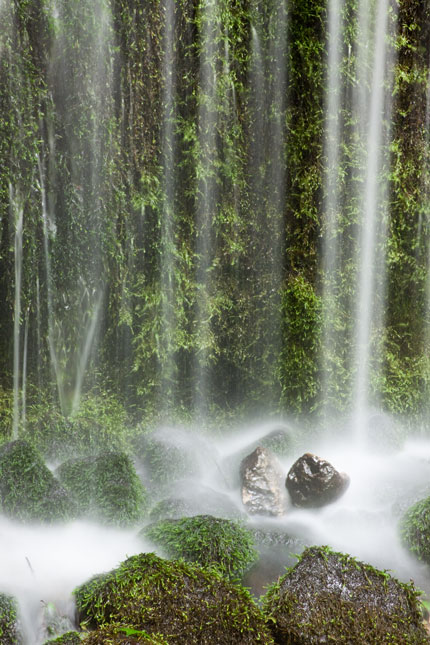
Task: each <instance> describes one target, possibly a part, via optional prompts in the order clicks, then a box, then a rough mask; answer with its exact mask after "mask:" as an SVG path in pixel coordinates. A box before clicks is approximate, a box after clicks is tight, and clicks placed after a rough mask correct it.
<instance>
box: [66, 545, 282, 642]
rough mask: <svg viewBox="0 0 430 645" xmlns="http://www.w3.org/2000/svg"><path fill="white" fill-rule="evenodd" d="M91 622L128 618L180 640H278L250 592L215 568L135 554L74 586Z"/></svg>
mask: <svg viewBox="0 0 430 645" xmlns="http://www.w3.org/2000/svg"><path fill="white" fill-rule="evenodd" d="M74 594H75V598H76V604H77V608H78V614H79V618H80V620H81V622H82V623H84V624H85V626H86V627H87V628H90V629H97V628H98V627H103V626H106V625H107V624H109V623H123V624H126V625H131V626H132V627H134V628H135V629H138V630H144V631H146V632H148V634H161V635H162V636H163V637H164V638H166V640H167V641H168V642H169V643H170V642H172V643H175V645H213V643H218V644H219V645H234V644H236V643H237V644H238V645H239V644H240V645H246V644H252V645H254V644H257V643H258V644H262V645H269V644H273V640H272V637H271V636H270V633H269V631H268V629H267V626H266V624H265V618H264V616H263V614H262V612H261V610H260V609H259V608H258V607H257V605H256V604H255V602H254V601H253V600H252V598H251V596H250V594H249V592H248V591H247V590H246V589H244V588H243V587H240V586H238V585H234V584H232V583H231V582H228V581H227V580H225V578H223V577H222V576H221V575H220V574H219V573H218V572H216V571H207V570H204V569H202V568H200V567H198V566H197V565H191V564H188V563H185V562H183V561H178V562H170V561H168V560H163V559H161V558H159V557H158V556H156V555H155V554H153V553H146V554H140V555H135V556H132V557H130V558H128V559H127V560H125V561H124V562H123V563H122V564H121V565H120V566H119V567H118V568H117V569H114V570H113V571H111V572H110V573H107V574H103V575H100V576H96V577H95V578H93V579H91V580H90V581H88V582H87V583H85V584H83V585H81V586H80V587H78V588H77V589H76V590H75V592H74Z"/></svg>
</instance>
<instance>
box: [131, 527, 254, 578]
mask: <svg viewBox="0 0 430 645" xmlns="http://www.w3.org/2000/svg"><path fill="white" fill-rule="evenodd" d="M139 535H140V536H141V537H143V538H144V539H145V540H150V541H151V542H152V543H153V544H155V545H156V546H157V547H159V548H161V549H162V551H163V555H165V556H166V557H167V558H169V559H171V560H177V559H179V558H183V559H184V560H186V561H187V562H195V563H196V564H199V565H200V566H202V567H211V568H214V569H216V570H218V571H219V572H220V573H221V574H222V575H223V576H225V577H227V578H231V579H238V578H240V577H241V576H242V575H243V574H244V572H245V571H246V570H247V569H249V568H250V566H251V565H252V564H253V563H254V562H255V561H256V560H257V559H258V552H257V551H256V549H255V545H254V538H253V535H252V532H251V531H250V530H249V529H247V528H246V527H245V526H243V524H242V523H239V522H234V521H232V520H226V519H222V518H218V517H212V516H211V515H196V516H195V517H184V518H181V519H177V520H172V519H171V520H161V521H159V522H156V523H155V524H150V525H149V526H147V527H145V528H144V529H142V531H141V532H140V533H139Z"/></svg>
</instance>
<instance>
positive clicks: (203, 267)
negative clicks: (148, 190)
mask: <svg viewBox="0 0 430 645" xmlns="http://www.w3.org/2000/svg"><path fill="white" fill-rule="evenodd" d="M201 11H202V14H201V20H202V32H201V35H200V38H201V54H200V78H199V99H198V100H199V106H198V119H197V120H198V144H199V154H200V157H199V161H198V168H197V181H198V196H197V204H196V289H197V293H196V298H197V302H196V336H197V338H198V341H197V344H198V350H197V355H196V357H195V370H194V372H195V376H194V378H195V390H194V409H195V410H196V412H197V414H198V415H200V416H201V415H203V416H205V415H206V412H207V410H206V405H207V393H208V388H209V375H208V369H207V363H208V359H209V352H210V345H211V324H210V318H211V312H210V307H211V299H210V293H211V287H212V281H211V267H212V261H213V251H214V249H213V240H212V235H213V227H212V224H213V222H214V218H215V215H216V209H217V194H216V185H215V167H214V164H215V160H216V123H217V111H216V94H217V80H218V78H217V70H216V67H215V62H216V52H217V46H218V42H219V35H220V20H219V16H218V15H217V2H216V0H205V1H204V3H203V6H202V8H201Z"/></svg>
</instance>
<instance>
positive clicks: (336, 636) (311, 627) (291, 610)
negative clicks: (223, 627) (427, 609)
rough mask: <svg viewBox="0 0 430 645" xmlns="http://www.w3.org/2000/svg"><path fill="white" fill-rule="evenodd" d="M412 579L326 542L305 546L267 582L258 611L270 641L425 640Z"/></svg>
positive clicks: (420, 642) (370, 641)
mask: <svg viewBox="0 0 430 645" xmlns="http://www.w3.org/2000/svg"><path fill="white" fill-rule="evenodd" d="M418 597H419V592H418V591H417V590H416V589H415V587H414V585H413V583H410V584H404V583H400V582H398V581H397V580H396V579H395V578H393V577H392V576H391V575H390V574H389V573H387V572H385V571H379V570H377V569H374V568H373V567H371V566H369V565H366V564H364V563H362V562H359V561H357V560H355V559H354V558H352V557H351V556H349V555H345V554H342V553H336V552H334V551H332V550H331V549H329V548H328V547H310V548H308V549H306V550H305V551H304V552H303V554H302V555H301V557H300V559H299V561H298V562H297V564H296V565H295V566H294V567H292V568H291V569H289V570H287V573H286V574H285V575H284V576H283V577H282V578H280V579H279V581H278V582H277V583H275V584H274V585H272V586H271V587H270V588H269V590H268V592H267V594H266V596H265V598H264V611H265V612H266V614H267V615H268V616H269V625H270V629H271V631H272V634H273V637H274V640H275V642H276V643H289V642H292V643H295V644H297V645H305V644H306V643H309V642H330V641H332V642H336V643H347V642H348V643H375V644H377V643H380V644H381V645H382V643H398V644H399V645H401V644H403V643H410V644H411V645H412V644H415V645H419V644H421V645H422V644H423V643H427V642H428V635H427V633H426V631H425V629H424V627H423V624H422V616H421V611H420V603H419V600H418Z"/></svg>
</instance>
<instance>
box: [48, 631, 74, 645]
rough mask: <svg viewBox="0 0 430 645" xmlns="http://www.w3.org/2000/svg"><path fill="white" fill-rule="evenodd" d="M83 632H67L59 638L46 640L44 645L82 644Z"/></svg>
mask: <svg viewBox="0 0 430 645" xmlns="http://www.w3.org/2000/svg"><path fill="white" fill-rule="evenodd" d="M81 636H82V634H79V632H66V633H65V634H62V635H61V636H58V638H53V639H51V640H49V641H45V643H44V645H54V644H55V645H80V644H81V643H82V638H81Z"/></svg>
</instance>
